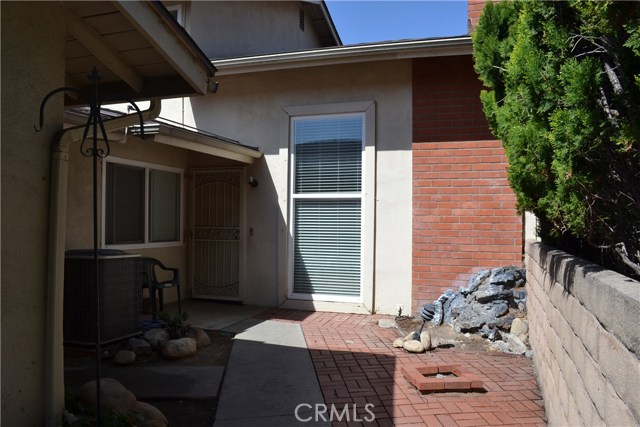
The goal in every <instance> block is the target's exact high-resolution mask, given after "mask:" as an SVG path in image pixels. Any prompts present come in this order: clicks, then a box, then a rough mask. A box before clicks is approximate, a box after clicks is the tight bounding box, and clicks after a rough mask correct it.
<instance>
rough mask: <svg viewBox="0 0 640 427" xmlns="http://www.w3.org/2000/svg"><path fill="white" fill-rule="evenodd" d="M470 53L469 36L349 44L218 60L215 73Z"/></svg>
mask: <svg viewBox="0 0 640 427" xmlns="http://www.w3.org/2000/svg"><path fill="white" fill-rule="evenodd" d="M471 53H472V43H471V37H469V36H461V37H451V38H439V39H419V40H403V41H395V42H385V43H372V44H361V45H349V46H339V47H331V48H324V49H314V50H307V51H298V52H285V53H276V54H269V55H258V56H247V57H239V58H230V59H223V60H217V61H216V66H217V69H218V75H219V76H222V75H232V74H244V73H253V72H264V71H274V70H284V69H292V68H304V67H315V66H322V65H338V64H348V63H357V62H371V61H388V60H398V59H412V58H425V57H435V56H458V55H471Z"/></svg>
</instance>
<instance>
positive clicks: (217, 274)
mask: <svg viewBox="0 0 640 427" xmlns="http://www.w3.org/2000/svg"><path fill="white" fill-rule="evenodd" d="M241 174H242V171H241V170H237V169H233V170H232V169H226V170H213V171H194V174H193V199H192V200H193V213H192V242H193V243H192V245H193V246H192V248H193V252H192V254H193V256H192V260H193V264H192V265H193V269H192V272H193V274H192V278H193V283H192V288H191V289H193V297H194V298H209V299H227V300H239V299H240V274H239V273H240V209H241V203H240V199H241V197H240V193H241V187H240V177H241Z"/></svg>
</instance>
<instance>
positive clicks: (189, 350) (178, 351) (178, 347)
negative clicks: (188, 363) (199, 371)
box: [160, 337, 198, 359]
mask: <svg viewBox="0 0 640 427" xmlns="http://www.w3.org/2000/svg"><path fill="white" fill-rule="evenodd" d="M197 350H198V346H197V343H196V340H195V339H193V338H189V337H186V338H178V339H177V340H169V341H165V343H164V344H163V345H162V350H161V352H160V353H161V354H162V356H163V357H166V358H167V359H184V358H185V357H189V356H193V355H194V354H196V351H197Z"/></svg>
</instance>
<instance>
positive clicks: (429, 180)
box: [412, 57, 522, 311]
mask: <svg viewBox="0 0 640 427" xmlns="http://www.w3.org/2000/svg"><path fill="white" fill-rule="evenodd" d="M481 88H482V86H481V84H480V82H479V81H478V79H477V77H476V75H475V73H474V71H473V67H472V60H471V58H470V57H443V58H426V59H419V60H415V61H414V65H413V305H414V306H413V307H412V308H413V310H414V311H415V310H416V309H417V308H418V307H420V306H421V305H422V304H425V303H427V302H432V301H433V300H434V299H436V298H438V297H439V296H440V295H441V294H442V292H443V291H444V290H445V289H448V288H454V289H455V288H457V287H458V286H464V285H466V284H467V281H468V280H469V278H471V277H472V275H473V274H474V273H475V272H477V271H479V270H481V269H484V268H493V267H498V266H502V265H512V264H516V265H520V264H521V262H522V261H521V260H522V219H521V216H520V215H518V214H517V212H516V210H515V196H514V194H513V192H512V190H511V188H510V187H509V184H508V181H507V176H506V166H507V163H506V158H505V154H504V149H503V148H502V144H501V142H500V141H497V140H496V139H495V138H494V137H493V136H492V135H491V133H490V132H489V129H488V125H487V122H486V119H485V117H484V113H483V112H482V107H481V104H480V100H479V92H480V90H481Z"/></svg>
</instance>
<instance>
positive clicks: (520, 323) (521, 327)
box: [509, 318, 529, 341]
mask: <svg viewBox="0 0 640 427" xmlns="http://www.w3.org/2000/svg"><path fill="white" fill-rule="evenodd" d="M509 333H511V334H513V335H517V336H518V337H519V338H520V339H522V338H523V336H525V335H526V334H528V333H529V321H527V320H524V319H520V318H516V319H513V321H512V322H511V330H510V331H509ZM523 341H524V340H523Z"/></svg>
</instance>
